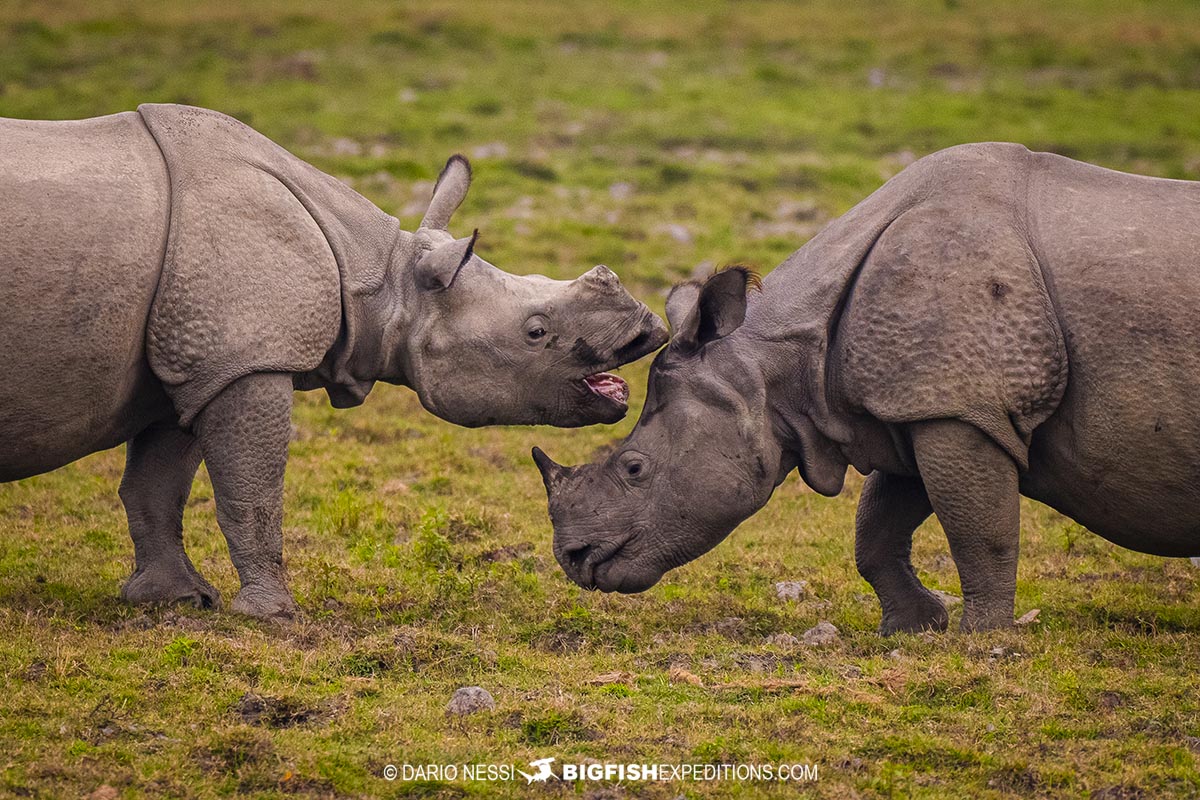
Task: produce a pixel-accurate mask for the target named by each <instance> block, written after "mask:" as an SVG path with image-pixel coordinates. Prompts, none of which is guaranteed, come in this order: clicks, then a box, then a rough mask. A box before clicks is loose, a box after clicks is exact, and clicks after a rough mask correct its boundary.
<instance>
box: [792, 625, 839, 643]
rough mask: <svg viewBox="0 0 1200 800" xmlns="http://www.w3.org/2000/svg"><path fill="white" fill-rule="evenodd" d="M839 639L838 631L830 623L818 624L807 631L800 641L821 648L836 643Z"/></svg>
mask: <svg viewBox="0 0 1200 800" xmlns="http://www.w3.org/2000/svg"><path fill="white" fill-rule="evenodd" d="M837 639H838V629H837V628H836V627H834V625H833V623H830V622H818V623H817V624H816V625H815V626H813V627H811V628H809V629H808V630H806V631H805V632H804V634H803V636H801V637H800V640H801V641H802V642H804V644H806V645H811V646H820V645H824V644H830V643H832V642H836V641H837Z"/></svg>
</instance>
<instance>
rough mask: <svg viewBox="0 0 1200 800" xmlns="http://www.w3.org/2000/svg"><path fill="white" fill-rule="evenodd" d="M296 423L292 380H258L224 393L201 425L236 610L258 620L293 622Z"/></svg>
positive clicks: (245, 380) (269, 376)
mask: <svg viewBox="0 0 1200 800" xmlns="http://www.w3.org/2000/svg"><path fill="white" fill-rule="evenodd" d="M291 415H292V377H291V375H287V374H280V373H256V374H252V375H247V376H245V377H242V378H239V379H238V380H236V381H234V382H233V383H231V384H230V385H229V386H227V387H226V388H225V389H224V390H223V391H222V392H221V393H220V394H219V395H217V396H216V397H215V398H214V399H213V400H212V402H210V403H209V404H208V405H207V406H206V407H205V409H204V411H202V412H201V413H200V416H199V417H198V418H197V420H196V432H197V435H198V436H199V439H200V447H201V449H202V450H203V452H204V462H205V463H206V464H207V465H208V474H209V476H210V477H211V478H212V483H213V493H214V495H215V496H216V501H217V522H218V523H219V524H220V526H221V532H222V533H224V534H225V541H226V542H228V544H229V556H230V558H231V559H232V560H233V565H234V567H236V568H237V571H238V577H239V578H240V579H241V583H242V588H241V591H239V592H238V595H237V597H236V598H234V601H233V606H232V607H233V610H234V611H236V612H238V613H240V614H247V615H249V616H252V617H258V618H259V619H278V618H290V617H291V616H293V615H294V614H295V612H296V603H295V601H294V600H292V595H291V593H290V592H289V591H288V588H287V576H286V573H285V571H284V567H283V527H282V526H283V473H284V468H285V467H286V466H287V455H288V440H289V438H290V436H291Z"/></svg>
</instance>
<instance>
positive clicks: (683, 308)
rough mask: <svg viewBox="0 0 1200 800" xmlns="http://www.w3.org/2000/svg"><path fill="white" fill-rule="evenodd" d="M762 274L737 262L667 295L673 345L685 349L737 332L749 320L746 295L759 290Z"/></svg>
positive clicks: (676, 288) (685, 284) (678, 287)
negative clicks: (755, 272)
mask: <svg viewBox="0 0 1200 800" xmlns="http://www.w3.org/2000/svg"><path fill="white" fill-rule="evenodd" d="M759 284H760V280H759V277H758V276H757V275H755V274H754V273H753V272H752V271H751V270H750V269H749V268H748V267H743V266H740V265H733V266H729V267H725V268H724V269H722V270H720V271H718V272H716V273H714V274H712V275H710V276H709V277H708V279H707V280H705V281H704V283H700V282H699V281H688V282H687V283H681V284H679V285H678V286H676V287H675V288H674V289H672V290H671V294H669V295H668V296H667V322H669V323H670V324H671V344H670V346H671V347H674V348H677V349H680V350H683V351H685V352H687V351H692V350H699V349H700V348H701V347H703V346H704V345H706V344H708V343H709V342H712V341H715V340H717V339H720V338H722V337H724V336H728V335H729V334H731V333H733V332H734V331H735V330H737V328H738V327H739V326H740V325H741V324H742V322H743V321H744V320H745V319H746V304H747V300H746V294H747V292H748V291H749V290H750V289H757V288H758V286H759Z"/></svg>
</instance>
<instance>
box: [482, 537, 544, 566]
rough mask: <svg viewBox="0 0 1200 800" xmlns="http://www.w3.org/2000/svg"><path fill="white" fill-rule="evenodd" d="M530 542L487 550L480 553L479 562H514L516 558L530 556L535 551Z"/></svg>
mask: <svg viewBox="0 0 1200 800" xmlns="http://www.w3.org/2000/svg"><path fill="white" fill-rule="evenodd" d="M535 549H536V548H535V547H534V546H533V543H532V542H517V543H516V544H506V545H504V546H503V547H497V548H496V549H495V550H488V551H487V552H486V553H481V554H480V556H479V560H480V561H487V562H489V563H493V564H494V563H499V562H504V561H514V560H516V559H518V558H524V557H525V556H528V555H532V554H533V552H534V551H535Z"/></svg>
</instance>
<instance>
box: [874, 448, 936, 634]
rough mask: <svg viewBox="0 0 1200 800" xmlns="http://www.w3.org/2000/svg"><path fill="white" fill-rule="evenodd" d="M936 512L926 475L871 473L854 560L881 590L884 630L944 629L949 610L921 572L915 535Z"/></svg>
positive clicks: (879, 594) (878, 591)
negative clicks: (914, 551)
mask: <svg viewBox="0 0 1200 800" xmlns="http://www.w3.org/2000/svg"><path fill="white" fill-rule="evenodd" d="M931 513H933V507H932V506H931V505H930V504H929V497H928V495H926V493H925V486H924V484H922V483H921V480H920V478H908V477H902V476H899V475H889V474H887V473H883V472H879V471H875V472H872V473H871V474H870V475H868V476H867V479H866V482H865V483H864V484H863V490H862V496H861V497H860V498H859V501H858V513H857V515H856V517H855V540H854V560H855V563H856V564H857V566H858V571H859V573H860V574H861V575H862V576H863V577H864V578H866V580H867V582H868V583H870V584H871V588H873V589H874V590H875V594H876V595H878V596H879V604H880V606H882V608H883V620H882V622H881V623H880V625H879V632H880V633H882V634H883V635H885V636H888V635H890V634H893V633H900V632H905V633H917V632H919V631H924V630H932V631H944V630H945V629H946V626H947V624H948V623H949V616H948V615H947V613H946V607H945V606H944V605H943V604H942V601H940V600H938V598H937V597H936V596H935V595H934V594H933V593H932V592H930V591H929V590H928V589H926V588H925V586H924V585H923V584H922V583H921V579H920V578H918V577H917V573H916V570H914V569H913V566H912V560H911V555H912V537H913V531H915V530H916V529H917V526H918V525H920V524H921V523H922V522H924V521H925V519H926V518H927V517H928V516H929V515H930V514H931Z"/></svg>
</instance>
